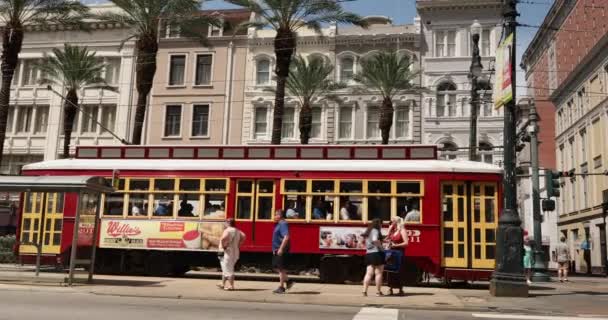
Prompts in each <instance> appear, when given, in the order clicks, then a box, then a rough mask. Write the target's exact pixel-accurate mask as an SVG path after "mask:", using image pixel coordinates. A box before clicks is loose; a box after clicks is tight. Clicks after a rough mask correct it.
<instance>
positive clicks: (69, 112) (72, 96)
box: [63, 90, 78, 159]
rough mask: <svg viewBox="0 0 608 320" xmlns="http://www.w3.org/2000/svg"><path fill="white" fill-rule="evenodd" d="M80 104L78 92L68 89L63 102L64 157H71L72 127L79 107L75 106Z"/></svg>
mask: <svg viewBox="0 0 608 320" xmlns="http://www.w3.org/2000/svg"><path fill="white" fill-rule="evenodd" d="M77 105H78V94H77V93H76V90H70V91H68V94H67V95H66V97H65V102H64V103H63V108H64V110H65V112H64V114H63V136H64V138H63V158H64V159H67V158H69V157H70V142H71V140H72V127H73V126H74V119H75V118H76V112H78V109H77V108H76V107H75V106H77Z"/></svg>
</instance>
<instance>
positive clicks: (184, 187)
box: [179, 179, 201, 191]
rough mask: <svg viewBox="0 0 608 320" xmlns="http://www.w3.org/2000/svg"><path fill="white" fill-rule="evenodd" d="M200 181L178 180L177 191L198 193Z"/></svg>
mask: <svg viewBox="0 0 608 320" xmlns="http://www.w3.org/2000/svg"><path fill="white" fill-rule="evenodd" d="M200 190H201V181H200V180H199V179H180V180H179V191H200Z"/></svg>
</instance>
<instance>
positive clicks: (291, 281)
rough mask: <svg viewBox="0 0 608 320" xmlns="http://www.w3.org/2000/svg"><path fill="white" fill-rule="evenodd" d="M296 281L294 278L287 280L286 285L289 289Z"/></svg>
mask: <svg viewBox="0 0 608 320" xmlns="http://www.w3.org/2000/svg"><path fill="white" fill-rule="evenodd" d="M294 283H295V282H294V281H293V280H287V283H286V284H285V286H286V287H287V290H289V289H291V287H293V284H294Z"/></svg>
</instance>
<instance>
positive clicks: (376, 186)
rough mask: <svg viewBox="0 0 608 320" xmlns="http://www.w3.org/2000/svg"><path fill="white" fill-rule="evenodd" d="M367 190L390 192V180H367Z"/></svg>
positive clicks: (370, 191)
mask: <svg viewBox="0 0 608 320" xmlns="http://www.w3.org/2000/svg"><path fill="white" fill-rule="evenodd" d="M367 191H368V192H369V193H387V194H389V193H391V182H390V181H368V182H367Z"/></svg>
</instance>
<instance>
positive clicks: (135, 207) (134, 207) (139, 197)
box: [127, 193, 148, 217]
mask: <svg viewBox="0 0 608 320" xmlns="http://www.w3.org/2000/svg"><path fill="white" fill-rule="evenodd" d="M127 212H128V213H129V216H133V217H141V216H147V215H148V195H147V194H141V193H132V194H129V208H128V211H127Z"/></svg>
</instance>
